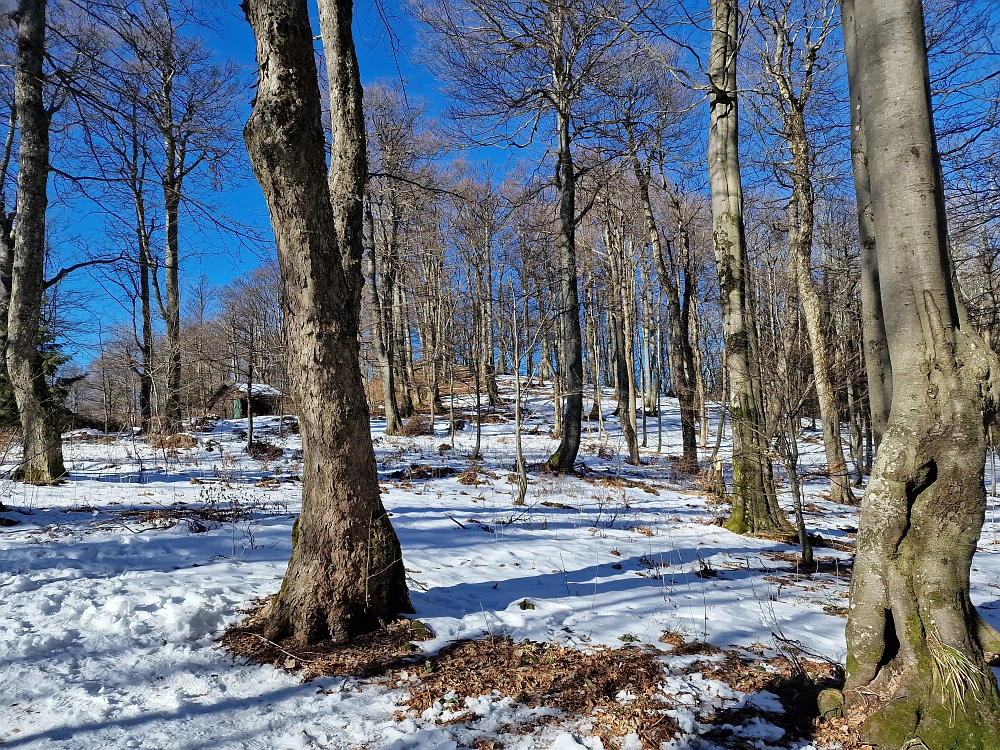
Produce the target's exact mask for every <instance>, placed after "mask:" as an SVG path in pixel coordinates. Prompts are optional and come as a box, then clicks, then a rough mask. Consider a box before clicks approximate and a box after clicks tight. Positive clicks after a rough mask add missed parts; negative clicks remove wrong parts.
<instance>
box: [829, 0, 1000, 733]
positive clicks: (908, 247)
mask: <svg viewBox="0 0 1000 750" xmlns="http://www.w3.org/2000/svg"><path fill="white" fill-rule="evenodd" d="M852 16H853V18H854V21H855V31H856V35H857V36H856V40H855V44H854V55H853V56H851V57H850V58H849V65H850V66H851V67H852V75H851V78H852V81H851V82H852V85H854V86H856V87H858V89H859V93H860V99H861V102H862V107H861V119H862V124H863V127H864V132H865V134H866V136H867V144H866V154H867V159H868V164H869V169H870V177H871V196H872V202H871V203H872V214H873V219H874V226H875V236H876V237H878V246H877V256H876V257H877V262H878V273H879V281H880V291H881V300H882V311H883V314H884V317H885V330H886V331H887V332H888V334H889V337H888V345H889V358H890V362H891V366H892V408H891V410H890V414H889V421H888V424H887V426H886V430H885V433H884V435H883V437H882V443H881V446H880V447H879V450H878V455H877V456H876V459H875V466H874V468H873V470H872V476H871V480H870V482H869V486H868V491H867V492H866V493H865V497H864V503H863V506H862V510H861V522H860V524H859V531H858V539H857V554H856V558H855V565H854V575H853V577H852V582H851V606H850V614H849V616H848V621H847V644H848V657H847V684H846V686H845V692H846V696H847V699H848V701H849V705H852V706H853V707H854V708H856V709H858V710H860V711H862V712H863V713H865V714H867V715H868V716H867V720H866V722H865V724H864V725H863V727H862V739H863V741H865V742H868V743H870V744H873V745H875V746H876V747H878V748H892V749H893V750H897V749H898V748H901V747H907V748H909V747H927V748H932V749H933V750H992V749H993V748H997V747H1000V693H998V690H997V680H996V676H995V675H994V674H993V671H992V669H991V668H990V667H989V666H988V665H987V663H986V660H985V658H984V654H983V651H984V648H986V649H989V650H991V651H997V650H1000V637H998V636H997V633H996V631H994V630H992V628H989V627H988V626H986V625H985V623H984V622H983V620H982V619H981V618H980V616H979V615H978V613H977V612H976V610H975V607H974V606H973V605H972V602H971V601H970V599H969V570H970V567H971V564H972V557H973V554H974V553H975V551H976V545H977V542H978V540H979V535H980V532H981V530H982V525H983V521H984V517H985V512H986V491H985V487H984V484H983V470H984V463H985V455H986V434H985V433H986V431H985V426H984V419H983V415H984V412H985V411H986V410H989V411H990V412H992V411H994V410H995V408H996V403H997V396H998V388H997V381H996V372H997V371H998V369H1000V362H998V361H997V358H996V356H995V355H994V354H993V353H992V352H990V351H989V349H988V348H987V347H986V346H985V344H984V342H983V340H982V337H981V336H980V335H979V334H978V332H977V331H975V330H974V329H973V328H972V327H971V326H969V325H967V324H966V323H965V322H964V320H963V318H964V315H963V310H962V302H961V300H960V299H959V297H958V294H957V289H956V288H955V286H954V280H953V274H952V269H951V263H950V258H949V250H948V234H947V231H948V230H947V226H946V222H945V209H944V192H943V186H942V183H941V176H940V169H939V162H938V154H937V145H936V142H935V136H934V123H933V119H932V115H931V106H930V94H929V89H930V86H929V76H928V69H927V52H926V45H925V33H924V23H923V8H922V5H921V3H920V0H878V1H877V2H876V1H875V0H856V2H855V12H854V14H845V15H844V18H845V20H846V19H849V18H850V17H852ZM870 313H871V311H867V314H870Z"/></svg>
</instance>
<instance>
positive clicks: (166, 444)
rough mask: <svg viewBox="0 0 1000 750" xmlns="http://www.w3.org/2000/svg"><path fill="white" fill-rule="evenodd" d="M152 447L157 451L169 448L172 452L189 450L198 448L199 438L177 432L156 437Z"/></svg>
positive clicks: (152, 441) (153, 439)
mask: <svg viewBox="0 0 1000 750" xmlns="http://www.w3.org/2000/svg"><path fill="white" fill-rule="evenodd" d="M151 445H152V446H153V447H154V448H157V449H161V450H162V449H164V448H169V449H172V450H188V449H190V448H197V447H198V438H196V437H195V436H194V435H188V434H187V433H186V432H177V433H174V434H173V435H154V436H153V438H152V440H151Z"/></svg>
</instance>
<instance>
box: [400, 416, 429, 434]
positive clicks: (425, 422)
mask: <svg viewBox="0 0 1000 750" xmlns="http://www.w3.org/2000/svg"><path fill="white" fill-rule="evenodd" d="M399 434H400V435H402V436H403V437H418V436H420V435H431V434H432V433H431V420H430V419H428V418H427V417H425V416H423V415H421V414H418V415H417V416H415V417H411V418H410V419H407V420H406V421H405V422H404V423H403V426H402V427H401V428H400V430H399Z"/></svg>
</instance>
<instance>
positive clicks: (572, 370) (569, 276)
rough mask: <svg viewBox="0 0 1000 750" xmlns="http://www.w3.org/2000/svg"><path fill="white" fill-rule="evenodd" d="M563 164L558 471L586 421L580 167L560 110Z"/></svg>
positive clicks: (571, 457) (568, 466)
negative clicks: (578, 259)
mask: <svg viewBox="0 0 1000 750" xmlns="http://www.w3.org/2000/svg"><path fill="white" fill-rule="evenodd" d="M557 120H558V123H557V129H558V138H559V166H558V168H557V170H556V184H557V187H558V189H559V302H560V304H559V349H560V354H561V356H560V364H561V365H562V368H561V369H562V370H563V372H562V373H560V375H562V380H563V385H564V387H565V408H564V409H563V412H562V437H561V439H560V442H559V447H558V448H557V449H556V452H555V453H553V454H552V456H551V457H550V458H549V468H551V469H553V470H554V471H572V470H573V465H574V464H575V463H576V454H577V453H578V452H579V451H580V432H581V429H582V420H583V342H582V341H581V338H580V301H579V297H578V295H577V287H576V171H575V170H576V168H575V167H574V166H573V156H572V154H571V153H570V121H569V113H568V112H562V111H560V112H558V114H557Z"/></svg>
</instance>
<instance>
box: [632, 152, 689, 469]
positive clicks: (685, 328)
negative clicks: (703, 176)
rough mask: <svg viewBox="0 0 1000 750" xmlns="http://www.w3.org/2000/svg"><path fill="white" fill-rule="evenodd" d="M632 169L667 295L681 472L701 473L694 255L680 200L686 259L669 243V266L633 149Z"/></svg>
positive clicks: (677, 203)
mask: <svg viewBox="0 0 1000 750" xmlns="http://www.w3.org/2000/svg"><path fill="white" fill-rule="evenodd" d="M632 152H633V153H632V169H633V172H634V173H635V176H636V179H637V180H638V182H639V188H640V189H639V198H640V200H641V201H642V212H643V217H644V218H645V221H646V231H647V233H648V234H649V242H650V245H651V246H652V248H653V258H654V260H655V261H656V267H657V272H658V273H659V274H660V283H661V284H662V285H663V289H664V291H665V292H666V294H667V345H668V346H669V347H670V356H669V360H670V385H671V386H672V388H673V391H674V394H675V395H676V396H677V400H678V402H679V405H680V410H681V446H682V455H681V460H680V463H679V464H678V469H680V470H681V471H697V470H698V442H697V435H696V433H695V417H696V412H695V382H694V352H693V351H692V347H691V335H690V326H689V323H690V306H691V297H692V278H691V263H690V252H689V248H688V247H687V242H688V239H687V231H686V229H685V228H684V224H683V219H682V218H681V216H680V211H681V205H680V198H679V197H678V198H677V200H675V201H674V206H675V208H676V209H677V214H678V215H677V230H678V233H679V236H680V237H681V238H682V240H681V242H682V245H683V247H681V248H680V249H679V252H681V253H683V254H684V257H683V258H681V259H680V262H677V260H678V259H675V258H674V255H673V246H672V244H671V242H670V241H669V240H668V241H667V255H668V256H669V265H668V264H667V262H666V261H664V257H663V246H662V244H661V240H660V232H659V228H658V227H657V226H656V219H655V217H654V215H653V205H652V202H651V201H650V197H649V173H648V172H647V171H646V170H645V169H643V167H642V165H641V163H640V162H639V157H638V155H637V154H636V153H635V149H634V148H633V149H632ZM678 266H682V267H683V274H681V273H679V272H678V273H677V276H678V277H679V276H681V275H683V277H684V288H683V289H680V288H679V282H678V281H676V280H675V271H676V270H678V268H677V267H678Z"/></svg>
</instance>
